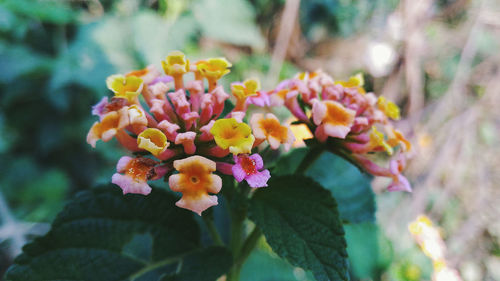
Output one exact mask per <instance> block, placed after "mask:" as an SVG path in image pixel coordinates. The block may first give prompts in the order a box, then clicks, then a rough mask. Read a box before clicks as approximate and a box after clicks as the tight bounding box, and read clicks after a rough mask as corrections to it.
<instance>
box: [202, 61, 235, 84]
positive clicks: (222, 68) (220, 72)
mask: <svg viewBox="0 0 500 281" xmlns="http://www.w3.org/2000/svg"><path fill="white" fill-rule="evenodd" d="M231 66H232V65H231V63H230V62H228V61H227V60H226V59H225V58H212V59H208V60H203V61H199V62H198V63H197V64H196V68H197V69H198V71H199V72H200V73H201V75H203V77H205V78H207V79H208V80H212V81H213V80H219V79H220V78H221V77H222V76H224V75H226V74H228V73H229V72H230V70H229V69H228V68H229V67H231Z"/></svg>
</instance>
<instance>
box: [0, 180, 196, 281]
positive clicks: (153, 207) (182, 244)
mask: <svg viewBox="0 0 500 281" xmlns="http://www.w3.org/2000/svg"><path fill="white" fill-rule="evenodd" d="M175 201H176V198H175V197H174V196H173V195H172V194H169V193H167V192H166V191H163V190H160V189H153V192H152V193H151V194H150V195H148V196H142V195H130V194H129V195H125V196H124V195H122V194H121V192H120V190H119V188H117V187H116V186H107V187H105V188H98V189H94V190H89V191H85V192H82V193H80V194H78V195H77V196H76V198H75V199H74V200H73V201H71V202H70V203H69V204H68V205H67V206H66V207H65V209H64V210H63V212H61V213H60V214H59V215H58V217H57V218H56V220H55V221H54V223H53V224H52V229H51V230H50V231H49V233H47V234H46V235H45V236H43V237H39V238H37V239H35V240H34V241H33V242H32V243H30V244H27V245H26V246H25V247H24V248H23V253H22V254H21V255H20V256H19V257H17V258H16V260H15V264H14V265H13V266H12V267H10V269H9V270H8V272H7V274H6V280H12V281H17V280H19V281H31V280H33V281H38V280H87V281H94V280H95V281H100V280H102V281H113V280H143V279H139V277H142V276H145V275H148V274H149V275H148V277H151V278H148V280H158V278H159V277H160V275H161V274H164V273H165V271H166V269H170V270H175V263H177V262H179V261H180V260H181V258H182V257H184V256H186V255H187V254H189V253H191V252H192V251H193V250H195V249H196V248H198V247H199V245H200V241H199V240H200V238H199V236H200V230H199V227H198V224H197V223H196V222H195V220H194V218H193V214H192V213H191V212H189V211H186V210H183V209H180V208H177V207H176V206H175V205H174V203H175ZM148 236H149V238H148ZM148 240H149V241H150V242H148V243H144V241H148ZM137 241H143V243H138V242H137ZM138 245H139V248H137V246H138ZM140 247H149V249H145V250H144V249H140ZM169 265H170V267H172V268H165V267H168V266H169ZM159 269H163V271H160V272H158V270H159ZM167 272H168V271H167ZM150 273H151V274H150ZM154 276H156V278H153V277H154ZM135 278H137V279H135Z"/></svg>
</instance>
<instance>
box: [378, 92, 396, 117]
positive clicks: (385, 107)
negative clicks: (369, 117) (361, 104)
mask: <svg viewBox="0 0 500 281" xmlns="http://www.w3.org/2000/svg"><path fill="white" fill-rule="evenodd" d="M377 106H378V109H380V110H381V111H382V112H384V113H385V115H387V117H389V118H391V119H393V120H398V119H399V118H400V117H401V116H400V112H399V107H398V106H397V105H396V104H395V103H393V102H392V101H390V100H387V99H386V98H384V97H379V98H378V100H377Z"/></svg>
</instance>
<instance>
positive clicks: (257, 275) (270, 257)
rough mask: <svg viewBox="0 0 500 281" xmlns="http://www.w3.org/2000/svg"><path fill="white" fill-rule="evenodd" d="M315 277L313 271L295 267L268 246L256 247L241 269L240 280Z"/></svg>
mask: <svg viewBox="0 0 500 281" xmlns="http://www.w3.org/2000/svg"><path fill="white" fill-rule="evenodd" d="M266 246H267V245H266ZM267 247H269V246H267ZM313 278H314V277H313V276H312V274H311V272H305V271H304V270H302V269H299V268H297V267H293V266H292V265H290V263H288V262H287V261H285V260H283V259H280V258H279V257H278V256H277V255H276V254H275V253H272V252H271V251H270V250H268V249H267V248H266V249H256V250H255V251H253V252H252V253H251V254H250V256H249V257H248V260H247V261H246V262H245V263H244V264H243V267H242V269H241V277H240V281H255V280H259V281H300V280H314V279H313Z"/></svg>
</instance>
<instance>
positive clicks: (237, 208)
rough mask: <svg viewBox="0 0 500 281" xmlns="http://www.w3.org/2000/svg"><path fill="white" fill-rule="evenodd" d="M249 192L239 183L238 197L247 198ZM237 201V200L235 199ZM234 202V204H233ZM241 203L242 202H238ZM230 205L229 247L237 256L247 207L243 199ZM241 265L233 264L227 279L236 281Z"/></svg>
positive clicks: (246, 187)
mask: <svg viewBox="0 0 500 281" xmlns="http://www.w3.org/2000/svg"><path fill="white" fill-rule="evenodd" d="M249 192H250V187H249V186H248V185H246V184H243V185H240V191H239V193H240V196H241V197H240V198H245V199H246V198H247V197H248V193H249ZM235 201H238V200H235ZM235 203H236V204H235ZM238 203H242V204H238ZM233 204H235V205H233V206H231V241H230V242H229V249H230V250H231V253H233V257H234V258H235V259H236V257H238V256H239V254H240V250H241V245H242V238H243V228H244V226H245V219H246V217H247V207H246V204H245V202H244V201H242V202H234V201H233ZM240 269H241V265H238V264H236V263H235V264H234V265H233V267H232V268H231V270H230V271H229V273H228V274H227V279H226V280H227V281H237V280H239V278H240Z"/></svg>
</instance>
